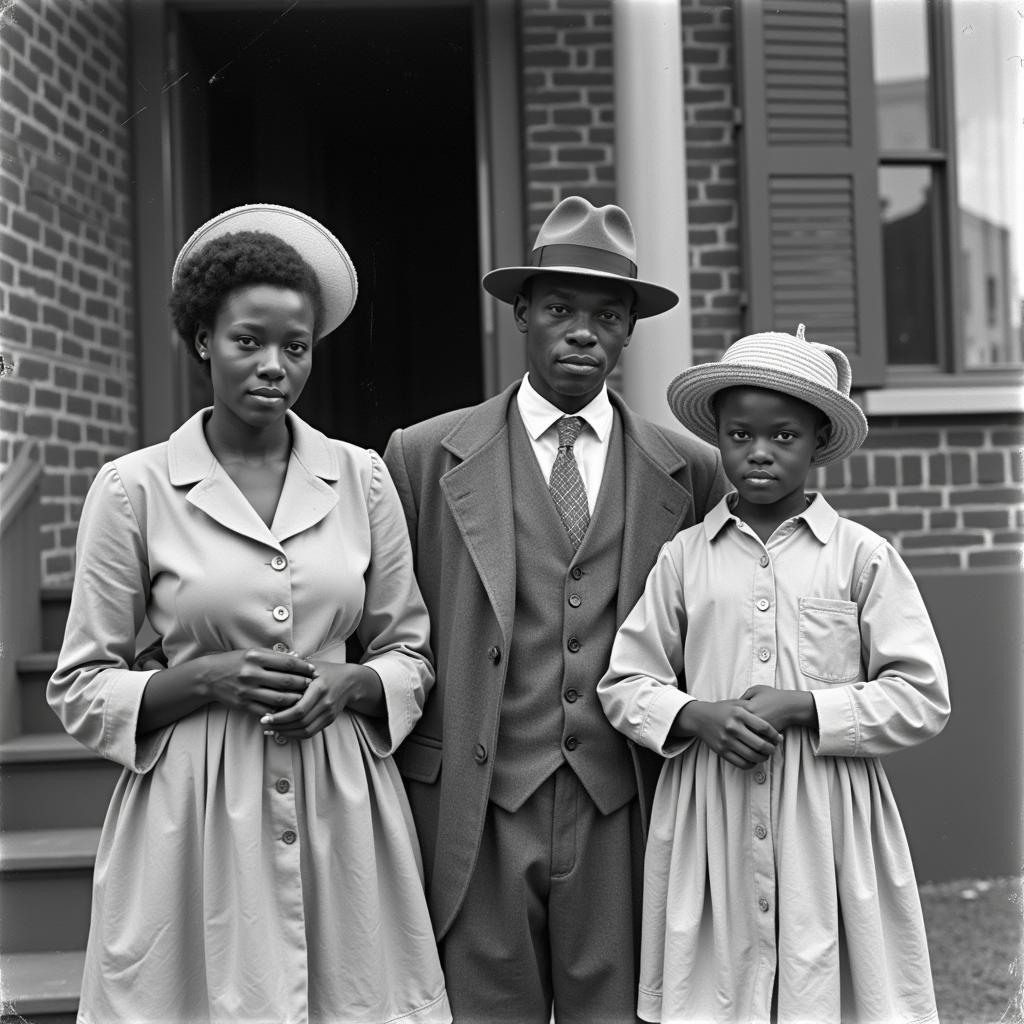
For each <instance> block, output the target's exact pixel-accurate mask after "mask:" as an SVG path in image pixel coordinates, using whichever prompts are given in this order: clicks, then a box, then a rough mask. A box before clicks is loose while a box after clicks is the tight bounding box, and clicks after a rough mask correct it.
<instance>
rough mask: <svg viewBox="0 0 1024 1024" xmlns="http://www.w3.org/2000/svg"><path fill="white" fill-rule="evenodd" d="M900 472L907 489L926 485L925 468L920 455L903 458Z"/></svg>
mask: <svg viewBox="0 0 1024 1024" xmlns="http://www.w3.org/2000/svg"><path fill="white" fill-rule="evenodd" d="M900 470H901V472H902V474H903V485H904V486H905V487H917V486H919V485H920V484H922V483H924V466H923V462H922V459H921V456H920V455H903V456H901V457H900Z"/></svg>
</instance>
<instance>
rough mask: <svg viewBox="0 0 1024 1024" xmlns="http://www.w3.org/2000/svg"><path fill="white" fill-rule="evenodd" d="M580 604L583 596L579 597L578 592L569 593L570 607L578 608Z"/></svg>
mask: <svg viewBox="0 0 1024 1024" xmlns="http://www.w3.org/2000/svg"><path fill="white" fill-rule="evenodd" d="M581 604H583V598H582V597H580V595H579V594H570V595H569V605H570V606H571V607H573V608H579V606H580V605H581Z"/></svg>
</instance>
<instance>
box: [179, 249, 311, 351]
mask: <svg viewBox="0 0 1024 1024" xmlns="http://www.w3.org/2000/svg"><path fill="white" fill-rule="evenodd" d="M254 284H271V285H276V286H278V287H280V288H293V289H294V290H295V291H298V292H302V293H303V294H304V295H308V296H309V298H310V300H311V301H312V303H313V315H314V321H315V326H314V330H313V336H314V337H316V335H317V330H316V327H317V326H319V324H320V322H321V320H322V319H323V315H324V304H323V296H322V295H321V292H320V283H319V281H317V277H316V273H315V272H314V270H313V268H312V267H311V266H310V265H309V264H308V263H307V262H306V261H305V260H304V259H303V258H302V257H301V256H300V255H299V253H298V252H297V251H296V249H295V248H294V247H293V246H291V245H289V244H288V243H287V242H285V241H283V240H282V239H280V238H278V237H277V235H272V234H269V233H268V232H265V231H234V232H231V233H229V234H226V235H220V236H219V237H218V238H214V239H212V240H211V241H209V242H207V244H206V245H204V246H203V247H202V249H200V250H199V251H198V252H197V253H194V254H193V255H192V256H190V257H189V258H188V259H187V260H186V261H185V262H184V263H183V264H182V266H181V269H180V270H179V272H178V277H177V279H176V280H175V282H174V286H173V288H172V289H171V298H170V303H169V305H170V307H171V317H172V318H173V320H174V328H175V330H176V331H177V332H178V334H179V336H180V337H181V340H182V341H183V342H184V343H185V348H186V349H187V351H188V353H189V355H191V356H192V358H193V359H195V360H197V361H199V353H198V352H196V347H195V344H194V342H195V337H196V332H197V331H198V330H199V328H200V327H207V328H209V327H212V326H213V323H214V321H215V320H216V319H217V313H218V312H219V311H220V306H221V303H222V302H223V301H224V299H225V297H226V296H227V295H228V293H229V292H232V291H234V290H235V289H236V288H244V287H245V286H246V285H254Z"/></svg>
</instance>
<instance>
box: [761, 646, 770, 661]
mask: <svg viewBox="0 0 1024 1024" xmlns="http://www.w3.org/2000/svg"><path fill="white" fill-rule="evenodd" d="M757 656H758V658H760V659H761V661H767V660H768V659H769V658H770V657H771V656H772V652H771V651H769V650H768V648H767V647H762V648H761V650H759V651H758V652H757Z"/></svg>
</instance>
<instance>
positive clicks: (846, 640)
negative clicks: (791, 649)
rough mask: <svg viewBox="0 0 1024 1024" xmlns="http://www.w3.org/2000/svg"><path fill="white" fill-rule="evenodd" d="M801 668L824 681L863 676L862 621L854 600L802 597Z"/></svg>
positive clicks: (807, 674) (836, 681)
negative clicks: (861, 668) (861, 657)
mask: <svg viewBox="0 0 1024 1024" xmlns="http://www.w3.org/2000/svg"><path fill="white" fill-rule="evenodd" d="M799 650H800V671H801V672H802V673H803V674H804V675H805V676H810V678H811V679H819V680H821V681H822V682H824V683H849V682H852V681H853V680H854V679H857V678H859V677H860V674H861V671H860V624H859V622H858V617H857V605H856V604H854V603H853V601H833V600H829V599H827V598H823V597H801V598H800V639H799Z"/></svg>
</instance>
